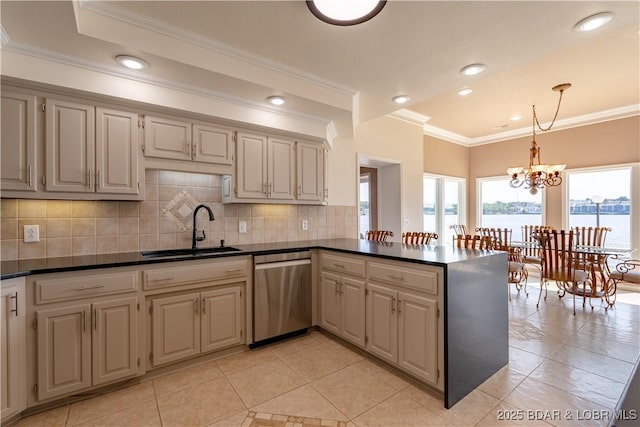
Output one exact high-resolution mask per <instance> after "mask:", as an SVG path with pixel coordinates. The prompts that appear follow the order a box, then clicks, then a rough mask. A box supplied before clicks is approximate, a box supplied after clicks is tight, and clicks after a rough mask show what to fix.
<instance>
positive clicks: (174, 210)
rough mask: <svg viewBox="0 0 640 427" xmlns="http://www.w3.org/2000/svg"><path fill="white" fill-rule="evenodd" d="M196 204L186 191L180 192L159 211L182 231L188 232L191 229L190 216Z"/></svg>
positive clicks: (197, 203)
mask: <svg viewBox="0 0 640 427" xmlns="http://www.w3.org/2000/svg"><path fill="white" fill-rule="evenodd" d="M199 204H200V202H198V201H197V200H196V199H195V197H193V195H191V193H189V192H188V191H187V190H182V191H181V192H179V193H178V195H177V196H176V197H174V198H173V200H171V201H170V202H169V203H167V204H166V205H165V206H164V207H163V208H162V210H161V212H162V214H163V215H164V216H166V217H167V218H169V219H171V220H172V221H173V222H174V223H175V224H176V225H177V226H178V227H180V230H182V231H189V230H191V227H193V224H192V220H191V214H192V213H193V210H194V209H195V208H196V207H198V205H199Z"/></svg>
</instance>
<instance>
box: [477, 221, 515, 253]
mask: <svg viewBox="0 0 640 427" xmlns="http://www.w3.org/2000/svg"><path fill="white" fill-rule="evenodd" d="M476 233H478V234H480V235H481V236H487V237H490V238H491V240H492V242H493V244H494V248H493V249H496V250H499V251H508V250H509V247H510V246H511V235H512V230H511V229H510V228H486V227H484V228H476Z"/></svg>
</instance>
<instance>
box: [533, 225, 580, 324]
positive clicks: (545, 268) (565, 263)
mask: <svg viewBox="0 0 640 427" xmlns="http://www.w3.org/2000/svg"><path fill="white" fill-rule="evenodd" d="M540 240H541V244H542V253H541V255H542V281H541V283H540V294H539V295H538V303H537V304H536V307H539V306H540V298H541V297H542V291H543V290H544V291H545V296H544V298H545V300H546V298H547V289H548V286H549V281H554V282H555V283H556V285H557V286H558V297H559V298H562V297H563V296H564V295H565V294H566V292H569V293H570V294H572V295H573V314H574V315H575V314H576V294H581V295H582V296H583V301H582V306H583V307H584V305H585V301H586V298H587V297H589V305H591V309H592V310H593V305H592V304H591V279H590V274H589V272H587V271H585V270H582V269H578V268H576V263H575V252H574V250H575V246H574V245H575V243H574V242H575V239H574V235H573V230H543V231H542V233H541V238H540ZM587 284H589V288H590V289H589V290H588V291H587ZM580 285H582V290H580Z"/></svg>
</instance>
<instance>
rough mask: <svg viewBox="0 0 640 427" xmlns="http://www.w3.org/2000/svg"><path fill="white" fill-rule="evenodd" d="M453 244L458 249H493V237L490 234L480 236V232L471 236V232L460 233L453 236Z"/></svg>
mask: <svg viewBox="0 0 640 427" xmlns="http://www.w3.org/2000/svg"><path fill="white" fill-rule="evenodd" d="M453 246H454V247H456V248H458V249H479V250H485V251H486V250H489V249H493V243H492V239H491V237H489V236H480V235H478V234H476V235H474V236H471V235H469V234H466V235H462V234H458V235H456V236H453Z"/></svg>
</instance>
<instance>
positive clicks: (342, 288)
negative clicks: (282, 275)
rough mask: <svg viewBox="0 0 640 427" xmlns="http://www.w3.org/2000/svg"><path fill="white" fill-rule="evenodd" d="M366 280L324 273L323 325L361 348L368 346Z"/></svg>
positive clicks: (321, 307)
mask: <svg viewBox="0 0 640 427" xmlns="http://www.w3.org/2000/svg"><path fill="white" fill-rule="evenodd" d="M364 291H365V284H364V281H363V280H359V279H356V278H352V277H348V276H344V275H338V274H333V273H329V272H323V273H322V276H321V281H320V326H322V327H323V328H325V329H327V330H328V331H331V332H333V333H334V334H336V335H338V336H340V337H342V338H344V339H345V340H347V341H350V342H352V343H353V344H356V345H358V346H360V347H363V348H364V346H365V326H364V321H365V315H364V301H365V297H364Z"/></svg>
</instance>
